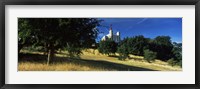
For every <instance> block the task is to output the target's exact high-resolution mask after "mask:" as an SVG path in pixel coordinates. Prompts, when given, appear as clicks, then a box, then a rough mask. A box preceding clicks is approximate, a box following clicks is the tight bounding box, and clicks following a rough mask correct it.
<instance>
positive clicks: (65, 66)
mask: <svg viewBox="0 0 200 89" xmlns="http://www.w3.org/2000/svg"><path fill="white" fill-rule="evenodd" d="M130 56H131V58H130V59H127V60H125V61H121V60H118V58H117V57H118V54H116V55H114V56H107V55H102V54H100V53H98V51H97V50H93V49H87V50H84V51H83V53H82V55H80V58H79V59H70V58H68V57H67V56H66V52H62V53H57V54H56V56H55V61H54V62H53V63H52V64H50V65H49V66H47V64H46V58H47V56H45V55H43V53H41V52H29V51H25V50H23V51H22V54H20V55H19V63H18V70H19V71H180V70H182V69H181V68H180V67H179V66H173V67H172V66H170V65H168V64H167V63H166V62H163V61H160V60H156V61H155V62H153V63H148V62H146V61H144V60H143V57H141V56H135V55H130Z"/></svg>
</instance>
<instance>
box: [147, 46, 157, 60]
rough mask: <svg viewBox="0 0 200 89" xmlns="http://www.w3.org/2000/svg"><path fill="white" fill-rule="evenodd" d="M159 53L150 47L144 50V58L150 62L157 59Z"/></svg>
mask: <svg viewBox="0 0 200 89" xmlns="http://www.w3.org/2000/svg"><path fill="white" fill-rule="evenodd" d="M156 55H157V53H156V52H153V51H151V50H149V49H145V50H144V60H146V61H148V62H152V61H154V60H155V58H156Z"/></svg>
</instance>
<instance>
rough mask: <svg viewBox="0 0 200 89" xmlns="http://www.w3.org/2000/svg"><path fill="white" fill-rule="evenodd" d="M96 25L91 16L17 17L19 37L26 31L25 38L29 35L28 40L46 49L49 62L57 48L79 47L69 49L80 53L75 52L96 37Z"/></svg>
mask: <svg viewBox="0 0 200 89" xmlns="http://www.w3.org/2000/svg"><path fill="white" fill-rule="evenodd" d="M24 23H25V24H26V25H24ZM98 25H99V21H98V20H97V19H93V18H19V33H21V34H23V35H22V36H19V39H24V38H25V37H26V34H27V33H28V34H27V35H28V36H27V39H28V37H31V39H29V40H31V41H32V40H35V42H34V45H39V46H42V47H44V48H45V49H46V50H47V52H48V64H49V61H50V60H53V57H54V53H55V51H56V50H58V49H65V48H66V47H67V48H66V49H68V50H69V47H71V48H79V49H75V50H73V49H70V50H69V52H71V53H72V54H73V53H80V52H75V51H80V48H85V47H90V46H91V44H92V43H94V42H95V38H96V37H97V32H98V29H96V26H98ZM28 29H30V30H28ZM24 35H25V36H24ZM19 41H21V40H19ZM72 50H73V51H72Z"/></svg>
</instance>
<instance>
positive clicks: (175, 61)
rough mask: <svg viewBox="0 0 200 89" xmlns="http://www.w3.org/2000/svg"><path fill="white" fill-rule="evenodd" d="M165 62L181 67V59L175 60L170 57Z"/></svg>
mask: <svg viewBox="0 0 200 89" xmlns="http://www.w3.org/2000/svg"><path fill="white" fill-rule="evenodd" d="M167 63H168V64H169V65H171V66H175V65H177V66H180V67H182V60H180V61H177V60H175V59H174V58H171V59H169V60H168V61H167Z"/></svg>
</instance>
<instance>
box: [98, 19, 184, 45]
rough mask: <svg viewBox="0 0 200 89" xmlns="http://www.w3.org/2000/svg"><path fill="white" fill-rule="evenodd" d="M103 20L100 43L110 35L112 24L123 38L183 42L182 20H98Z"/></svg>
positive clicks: (114, 29) (99, 37)
mask: <svg viewBox="0 0 200 89" xmlns="http://www.w3.org/2000/svg"><path fill="white" fill-rule="evenodd" d="M98 19H100V20H103V21H102V22H101V26H99V27H98V29H99V32H100V33H99V35H98V37H97V41H99V40H100V39H101V38H102V37H103V36H104V35H106V34H108V33H109V27H110V24H112V28H113V32H114V33H116V32H117V31H119V32H120V34H121V38H122V39H123V38H125V37H133V36H137V35H143V36H145V37H148V38H155V37H156V36H162V35H164V36H170V37H171V40H172V41H173V42H182V18H98Z"/></svg>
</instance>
